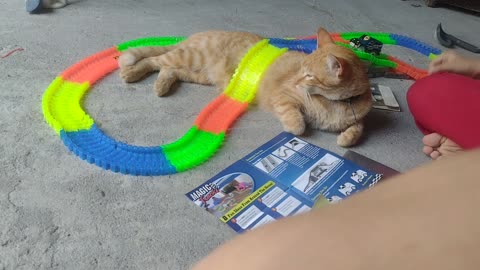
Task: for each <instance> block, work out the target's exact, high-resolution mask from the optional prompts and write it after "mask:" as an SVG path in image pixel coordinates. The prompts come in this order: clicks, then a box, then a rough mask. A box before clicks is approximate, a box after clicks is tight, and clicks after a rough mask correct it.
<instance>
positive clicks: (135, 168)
mask: <svg viewBox="0 0 480 270" xmlns="http://www.w3.org/2000/svg"><path fill="white" fill-rule="evenodd" d="M361 34H363V33H345V34H341V35H340V34H333V37H334V39H335V41H337V42H339V43H341V44H343V43H348V40H349V37H356V36H359V35H361ZM368 34H369V35H371V36H372V37H374V38H377V39H379V40H380V41H382V42H383V43H384V44H397V45H402V46H406V47H409V48H412V49H415V50H417V51H420V52H422V53H423V54H427V55H429V56H432V55H437V54H439V53H440V51H439V50H436V49H434V48H431V47H429V46H428V45H426V44H423V43H421V42H418V41H415V40H413V39H409V38H406V37H403V36H399V35H393V36H392V34H376V33H368ZM387 36H388V37H390V38H388V37H387ZM184 39H185V38H184V37H159V38H143V39H138V40H132V41H129V42H125V43H122V44H120V45H118V46H116V47H112V48H110V49H107V50H105V51H102V52H99V53H97V54H94V55H92V56H90V57H88V58H86V59H84V60H82V61H80V62H78V63H76V64H74V65H73V66H71V67H70V68H68V69H67V70H65V71H64V72H63V73H61V74H60V75H59V76H58V77H57V78H56V79H55V80H54V81H53V82H52V83H51V84H50V86H49V87H48V88H47V90H46V91H45V93H44V95H43V100H42V109H43V114H44V117H45V119H46V121H47V123H48V124H49V125H50V126H51V127H52V128H53V129H54V130H55V132H56V133H57V134H59V135H60V138H61V139H62V140H63V142H64V144H65V145H66V146H67V147H68V148H69V149H70V150H71V151H72V152H73V153H75V154H76V155H77V156H79V157H80V158H82V159H84V160H87V161H88V162H90V163H94V164H96V165H98V166H100V167H102V168H104V169H107V170H112V171H114V172H120V173H124V174H133V175H165V174H173V173H176V172H181V171H185V170H187V169H190V168H193V167H195V166H197V165H199V164H201V163H203V162H205V161H206V160H207V159H209V158H210V157H211V156H212V155H213V154H214V153H215V152H216V151H217V150H218V149H219V148H220V147H221V145H222V143H223V140H224V138H225V133H226V131H227V129H228V128H229V127H230V126H231V125H232V124H233V122H234V121H235V120H236V119H237V118H238V117H239V116H240V115H241V114H242V113H243V112H244V111H245V110H246V109H247V108H248V104H249V103H250V102H251V101H252V100H253V99H254V97H255V92H256V89H257V86H258V85H257V84H258V82H259V80H260V79H261V76H262V74H263V71H264V70H266V69H267V68H268V66H269V65H270V64H271V63H272V62H273V61H274V60H275V58H276V57H278V56H280V55H281V54H282V53H283V52H285V51H286V50H287V48H288V49H291V50H300V51H304V52H306V53H310V52H312V51H313V50H314V49H315V48H316V40H315V38H314V37H306V38H303V39H270V40H263V41H261V42H259V43H257V44H256V45H255V46H254V47H252V48H251V49H250V50H249V51H248V53H247V54H246V55H245V56H244V57H243V59H242V61H241V62H240V64H239V66H238V67H237V70H236V71H235V74H234V75H233V77H232V80H231V82H230V84H229V85H228V86H227V88H226V89H225V91H224V92H223V93H222V94H221V95H220V96H219V97H217V98H216V99H215V100H214V101H212V102H211V103H210V104H208V105H207V106H206V108H204V109H203V110H202V111H201V112H200V114H199V116H198V117H197V119H196V120H195V122H194V125H193V127H192V128H191V129H190V130H188V131H187V133H186V134H185V135H184V136H182V137H181V138H180V139H178V140H177V141H175V142H173V143H170V144H166V145H162V146H152V147H143V146H134V145H129V144H125V143H123V142H119V141H116V140H114V139H112V138H110V137H108V136H107V135H105V134H104V133H103V132H102V131H101V130H100V129H99V128H98V127H97V126H96V125H95V122H94V120H93V119H92V118H91V117H90V116H89V115H88V114H86V113H85V111H84V110H83V109H82V107H81V100H82V98H83V96H84V94H85V93H86V92H87V91H88V90H89V88H90V87H91V86H92V85H93V84H95V83H96V82H97V81H98V80H100V79H101V78H103V77H104V76H106V75H108V74H109V73H111V72H113V71H114V70H116V69H118V63H117V58H118V57H119V56H120V54H121V51H124V50H126V49H128V48H130V47H141V46H169V45H174V44H177V43H179V42H181V41H183V40H184ZM269 42H270V44H271V45H270V44H269ZM272 45H274V46H272ZM280 48H283V49H280ZM355 52H356V53H357V55H358V56H359V57H360V58H361V59H364V60H367V61H370V62H372V63H373V64H374V65H377V66H383V67H390V68H393V69H395V70H396V71H398V72H401V73H405V74H408V75H410V76H411V77H412V78H415V79H418V78H421V77H423V76H425V75H426V72H425V71H422V70H418V69H416V68H414V67H411V66H409V65H407V64H405V63H403V62H401V61H399V60H397V59H395V58H393V57H390V56H387V55H381V56H379V57H375V56H372V55H370V54H366V53H363V52H361V51H359V50H355Z"/></svg>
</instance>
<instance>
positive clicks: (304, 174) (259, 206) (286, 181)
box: [186, 132, 382, 233]
mask: <svg viewBox="0 0 480 270" xmlns="http://www.w3.org/2000/svg"><path fill="white" fill-rule="evenodd" d="M381 177H382V175H381V174H376V173H373V172H371V171H369V170H367V169H365V168H362V167H360V166H358V165H356V164H354V163H353V162H351V161H349V160H347V159H344V158H342V157H341V156H339V155H337V154H335V153H332V152H330V151H327V150H325V149H323V148H320V147H318V146H316V145H313V144H310V143H308V142H306V141H304V140H302V139H300V138H298V137H295V136H294V135H293V134H291V133H287V132H283V133H281V134H279V135H278V136H276V137H275V138H273V139H272V140H270V141H269V142H267V143H265V144H264V145H262V146H260V147H259V148H257V149H256V150H255V151H253V152H252V153H250V154H248V155H247V156H245V157H244V158H242V159H240V160H238V161H237V162H235V163H233V164H232V165H230V166H229V167H227V168H226V169H224V170H223V171H221V172H220V173H218V174H217V175H215V176H214V177H212V178H211V179H210V180H208V181H207V182H205V183H204V184H202V185H200V186H199V187H197V188H195V189H194V190H192V191H191V192H189V193H187V194H186V196H187V197H188V198H189V199H190V200H192V201H193V202H194V203H195V204H197V205H198V206H200V207H202V208H204V209H205V210H206V211H208V212H210V213H211V214H213V215H215V216H216V217H218V218H219V219H220V220H221V221H223V222H224V223H227V224H228V225H229V226H230V227H232V228H233V229H234V230H235V231H237V232H239V233H242V232H244V231H247V230H253V229H255V228H258V227H259V226H262V225H264V224H267V223H269V222H271V221H274V220H277V219H280V218H283V217H287V216H292V215H297V214H300V213H304V212H307V211H310V210H311V209H312V208H313V207H319V206H322V205H324V204H329V203H336V202H339V201H340V200H342V199H344V198H345V197H348V196H350V195H352V194H354V193H355V192H358V191H360V190H363V189H366V188H369V187H372V186H373V185H375V184H376V183H377V182H378V181H379V180H380V179H381Z"/></svg>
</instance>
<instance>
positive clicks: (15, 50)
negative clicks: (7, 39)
mask: <svg viewBox="0 0 480 270" xmlns="http://www.w3.org/2000/svg"><path fill="white" fill-rule="evenodd" d="M21 51H23V48H16V49H14V50H12V51H10V52H8V53H7V54H5V55H4V56H2V57H0V58H7V57H9V56H10V55H12V54H13V53H14V52H21Z"/></svg>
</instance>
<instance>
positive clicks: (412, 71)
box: [388, 56, 428, 80]
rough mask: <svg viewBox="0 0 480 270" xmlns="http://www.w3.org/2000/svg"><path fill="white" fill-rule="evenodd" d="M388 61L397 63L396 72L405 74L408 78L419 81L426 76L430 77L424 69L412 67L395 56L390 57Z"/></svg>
mask: <svg viewBox="0 0 480 270" xmlns="http://www.w3.org/2000/svg"><path fill="white" fill-rule="evenodd" d="M388 60H390V61H393V62H395V63H397V68H396V69H395V70H396V71H399V72H401V73H405V74H407V75H408V76H410V77H412V78H413V79H415V80H419V79H421V78H423V77H425V76H427V75H428V72H427V71H426V70H423V69H419V68H416V67H414V66H411V65H409V64H407V63H405V62H403V61H401V60H399V59H397V58H395V57H393V56H388Z"/></svg>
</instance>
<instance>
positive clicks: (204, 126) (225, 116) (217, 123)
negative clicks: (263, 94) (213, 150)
mask: <svg viewBox="0 0 480 270" xmlns="http://www.w3.org/2000/svg"><path fill="white" fill-rule="evenodd" d="M247 108H248V103H246V102H245V103H242V102H239V101H236V100H234V99H231V98H229V97H228V96H226V95H225V94H221V95H220V96H218V97H217V98H216V99H215V100H214V101H212V102H211V103H210V104H208V105H207V107H206V108H205V109H203V111H202V112H201V113H200V115H198V117H197V119H196V120H195V123H194V125H195V126H196V127H198V129H200V130H203V131H207V132H212V133H215V134H219V133H221V132H225V131H227V129H228V128H229V127H230V126H231V125H232V124H233V122H235V120H236V119H237V118H238V117H239V116H240V115H241V114H242V113H243V112H245V111H246V110H247Z"/></svg>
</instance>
